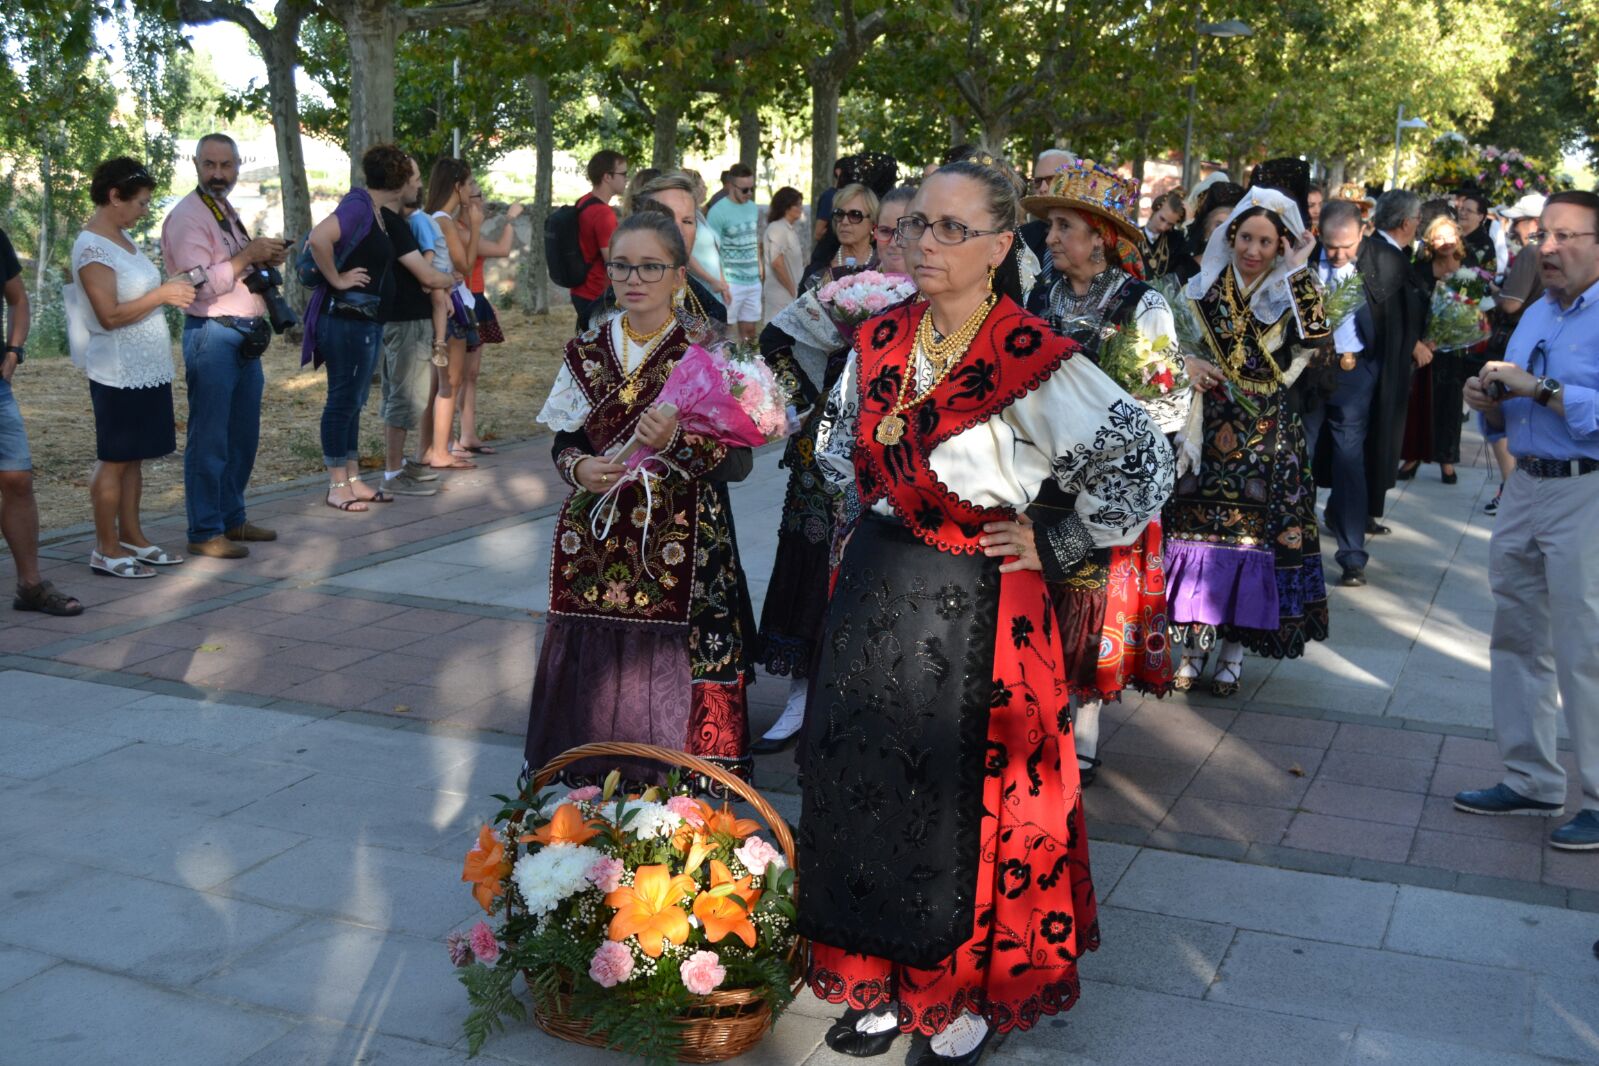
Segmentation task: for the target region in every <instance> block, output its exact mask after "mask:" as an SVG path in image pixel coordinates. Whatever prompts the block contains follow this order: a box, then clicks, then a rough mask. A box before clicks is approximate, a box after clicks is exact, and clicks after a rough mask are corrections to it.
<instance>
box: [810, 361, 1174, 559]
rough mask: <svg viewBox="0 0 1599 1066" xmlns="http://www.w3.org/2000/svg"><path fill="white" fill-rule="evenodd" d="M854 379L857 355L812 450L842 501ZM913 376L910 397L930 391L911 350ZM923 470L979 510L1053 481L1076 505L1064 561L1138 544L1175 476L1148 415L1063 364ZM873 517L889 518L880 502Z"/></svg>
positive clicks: (848, 489) (850, 480) (1092, 373)
mask: <svg viewBox="0 0 1599 1066" xmlns="http://www.w3.org/2000/svg"><path fill="white" fill-rule="evenodd" d="M859 373H860V357H859V354H858V353H856V352H851V353H850V355H849V362H848V364H847V365H846V366H845V368H844V372H843V373H842V374H841V375H840V376H839V379H838V382H837V383H836V384H835V385H834V387H833V391H832V393H831V394H830V395H829V397H828V400H827V407H826V408H825V410H824V414H823V418H822V422H821V425H820V426H819V427H818V432H817V442H816V446H817V453H816V454H817V461H818V462H819V463H820V465H821V467H822V470H823V473H824V474H825V475H826V477H827V479H828V480H829V481H830V482H832V483H833V484H834V485H836V486H838V487H840V488H841V489H843V490H844V491H845V493H846V496H848V497H850V498H853V494H854V493H853V490H854V484H855V466H854V461H853V458H852V452H853V450H854V445H855V434H856V422H857V417H858V412H859V408H860V392H859V387H858V385H857V380H858V375H859ZM915 375H916V382H917V384H916V388H917V389H924V388H926V387H927V386H928V385H930V384H931V383H932V380H933V376H934V371H933V368H932V366H931V365H930V364H929V363H928V361H927V359H926V358H925V357H924V356H922V355H921V353H920V352H918V353H917V355H916V357H915ZM928 462H929V464H930V465H931V467H932V469H933V473H934V474H935V475H937V477H938V479H939V480H940V481H942V482H943V483H944V485H945V486H947V487H948V488H949V490H950V491H951V492H953V493H954V494H955V495H957V496H959V497H960V498H962V499H964V500H967V501H969V502H971V503H973V504H976V505H977V506H979V507H1001V506H1003V507H1012V508H1015V509H1017V510H1022V509H1025V508H1026V507H1027V505H1028V504H1030V503H1031V502H1032V501H1033V500H1034V499H1035V498H1036V497H1037V495H1038V491H1039V489H1040V487H1041V486H1042V485H1043V483H1044V481H1045V480H1046V479H1048V478H1053V479H1054V480H1055V481H1056V482H1057V483H1058V484H1059V485H1060V487H1061V489H1062V490H1064V491H1066V492H1068V493H1075V494H1076V497H1077V499H1076V517H1077V519H1078V521H1077V522H1074V523H1072V526H1073V527H1075V528H1073V529H1071V530H1066V531H1062V533H1061V535H1063V536H1067V537H1070V538H1073V539H1077V540H1079V541H1086V543H1078V544H1077V545H1076V547H1077V548H1078V549H1079V550H1076V551H1068V552H1067V553H1066V554H1067V555H1075V556H1076V558H1078V559H1080V558H1081V557H1082V555H1083V554H1086V552H1087V550H1088V549H1089V548H1090V547H1094V548H1104V547H1113V546H1117V545H1124V544H1131V543H1132V542H1133V541H1135V540H1137V539H1138V536H1139V534H1141V533H1142V532H1143V530H1144V527H1145V526H1146V525H1148V523H1149V520H1150V519H1151V518H1153V517H1155V516H1156V515H1157V514H1159V512H1160V508H1161V506H1162V505H1163V504H1164V503H1165V501H1166V498H1167V497H1168V496H1170V495H1171V491H1172V481H1173V469H1174V462H1173V459H1172V452H1171V448H1170V447H1169V446H1168V445H1167V443H1166V439H1165V437H1164V436H1162V435H1161V434H1160V432H1158V431H1157V430H1156V428H1155V426H1154V423H1153V422H1152V421H1151V420H1150V417H1149V415H1148V413H1146V412H1145V410H1144V409H1143V407H1142V406H1141V405H1140V404H1139V403H1138V401H1137V400H1135V399H1133V398H1132V397H1131V396H1129V395H1127V393H1126V392H1124V391H1123V390H1122V389H1121V387H1120V386H1118V385H1117V384H1116V383H1115V382H1114V381H1112V380H1111V379H1110V378H1109V377H1107V376H1106V375H1105V374H1104V373H1103V372H1101V371H1100V369H1099V368H1098V367H1096V366H1094V364H1093V363H1092V362H1090V361H1089V360H1088V359H1086V358H1075V359H1068V360H1067V361H1066V362H1064V363H1062V364H1061V365H1060V366H1059V367H1058V368H1057V369H1056V370H1055V372H1054V373H1053V374H1051V375H1050V376H1049V377H1048V378H1046V379H1045V380H1044V382H1043V383H1042V384H1041V385H1039V387H1038V388H1037V389H1035V390H1033V391H1031V392H1028V393H1025V394H1023V395H1022V396H1021V397H1019V398H1018V399H1017V400H1016V401H1015V402H1014V403H1012V404H1010V405H1009V406H1008V407H1006V408H1004V409H1003V410H1002V411H1000V412H999V413H998V414H996V415H994V416H993V417H991V418H989V419H988V420H987V421H986V422H983V423H981V424H979V425H977V426H974V427H972V428H971V429H968V430H966V431H964V432H962V433H958V434H956V435H955V436H953V437H951V438H949V439H948V440H945V441H943V442H942V443H940V444H939V445H938V446H937V447H935V448H934V449H933V451H932V454H931V455H930V456H929V457H928ZM872 510H874V511H876V512H877V513H879V514H884V515H892V514H893V509H892V508H891V507H890V506H889V504H888V502H887V501H886V500H879V501H877V502H876V503H875V504H873V505H872ZM1042 539H1043V538H1040V541H1041V543H1040V548H1041V549H1042V548H1043V547H1044V545H1043V543H1042ZM1056 547H1057V550H1059V549H1060V548H1062V547H1065V546H1064V545H1057V546H1056ZM1062 561H1063V562H1064V563H1068V564H1069V563H1071V562H1073V561H1075V560H1074V559H1071V558H1065V559H1063V560H1062Z"/></svg>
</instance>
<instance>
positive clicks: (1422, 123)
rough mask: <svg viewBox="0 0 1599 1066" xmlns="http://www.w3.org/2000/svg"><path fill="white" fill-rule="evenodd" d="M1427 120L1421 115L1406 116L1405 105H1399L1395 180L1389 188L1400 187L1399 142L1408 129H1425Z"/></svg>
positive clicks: (1395, 132)
mask: <svg viewBox="0 0 1599 1066" xmlns="http://www.w3.org/2000/svg"><path fill="white" fill-rule="evenodd" d="M1426 128H1427V120H1426V119H1424V118H1422V117H1421V116H1420V115H1416V116H1413V117H1411V118H1406V117H1405V105H1404V104H1400V105H1399V114H1398V115H1396V116H1395V117H1394V180H1393V184H1392V185H1390V186H1389V188H1392V189H1397V188H1399V144H1400V141H1401V140H1402V139H1403V137H1404V136H1405V131H1406V130H1424V129H1426Z"/></svg>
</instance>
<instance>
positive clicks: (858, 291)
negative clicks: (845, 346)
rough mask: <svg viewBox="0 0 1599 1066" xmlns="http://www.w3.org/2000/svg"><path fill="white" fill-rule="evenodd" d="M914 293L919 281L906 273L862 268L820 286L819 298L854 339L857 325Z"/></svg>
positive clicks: (845, 332) (828, 312)
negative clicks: (915, 280)
mask: <svg viewBox="0 0 1599 1066" xmlns="http://www.w3.org/2000/svg"><path fill="white" fill-rule="evenodd" d="M914 295H916V283H915V282H913V281H911V279H910V278H908V277H906V276H905V275H903V274H881V273H879V272H877V271H875V270H862V271H860V272H859V273H857V274H850V275H849V276H847V277H842V278H839V279H838V280H837V281H830V282H828V283H827V284H826V285H823V286H822V287H821V288H820V289H817V290H816V301H817V302H818V303H820V304H821V305H822V308H823V309H824V310H825V311H826V312H827V315H828V317H829V318H831V319H832V320H833V325H835V326H837V327H838V331H839V332H840V333H842V334H843V335H844V339H845V340H846V341H850V342H851V343H853V342H854V339H855V327H856V326H858V325H860V324H861V323H862V322H865V321H866V320H867V319H868V318H871V317H872V316H873V315H880V314H882V313H883V312H884V311H887V310H888V309H889V308H890V307H893V306H894V305H895V304H897V303H902V302H904V301H905V300H907V299H909V298H910V297H912V296H914Z"/></svg>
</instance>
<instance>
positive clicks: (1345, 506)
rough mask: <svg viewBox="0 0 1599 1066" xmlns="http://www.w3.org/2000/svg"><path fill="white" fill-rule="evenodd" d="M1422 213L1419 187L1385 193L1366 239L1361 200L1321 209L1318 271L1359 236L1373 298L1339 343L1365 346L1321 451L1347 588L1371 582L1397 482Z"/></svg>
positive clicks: (1321, 475) (1357, 258) (1331, 414)
mask: <svg viewBox="0 0 1599 1066" xmlns="http://www.w3.org/2000/svg"><path fill="white" fill-rule="evenodd" d="M1420 214H1421V201H1420V199H1419V198H1418V197H1417V196H1416V194H1415V193H1412V192H1406V191H1404V190H1393V191H1390V192H1386V193H1384V194H1383V195H1382V198H1381V199H1379V200H1378V201H1377V207H1376V209H1375V211H1374V215H1373V219H1374V225H1375V230H1376V231H1375V232H1374V233H1373V234H1372V235H1371V236H1369V237H1367V238H1365V239H1364V240H1361V239H1360V237H1359V233H1360V212H1359V208H1358V207H1356V206H1355V205H1353V204H1348V205H1347V206H1346V205H1345V204H1344V203H1343V202H1341V201H1336V200H1335V201H1331V202H1329V203H1327V204H1326V205H1325V206H1324V207H1323V208H1322V218H1321V232H1322V249H1323V259H1322V260H1320V261H1319V262H1320V263H1321V264H1322V265H1321V266H1320V267H1319V268H1318V269H1321V270H1322V271H1323V272H1324V273H1326V272H1328V271H1329V268H1331V269H1332V270H1333V271H1335V272H1336V271H1337V270H1339V269H1347V268H1346V267H1345V266H1344V264H1345V263H1347V258H1346V257H1347V256H1348V255H1349V253H1350V251H1351V250H1352V246H1353V245H1354V244H1355V243H1356V242H1358V244H1359V250H1358V252H1357V253H1356V254H1355V255H1354V264H1355V269H1356V271H1357V272H1358V273H1359V274H1360V276H1361V279H1362V281H1363V283H1364V287H1365V292H1366V305H1365V307H1363V308H1361V310H1360V311H1358V312H1356V314H1355V316H1354V323H1353V325H1354V331H1353V332H1354V335H1355V338H1356V339H1355V340H1347V339H1346V340H1342V341H1341V342H1340V343H1338V349H1339V352H1340V354H1342V353H1344V352H1345V351H1349V350H1351V349H1352V348H1353V347H1354V345H1355V344H1357V343H1358V345H1359V350H1358V352H1356V353H1355V356H1356V358H1355V367H1354V369H1352V370H1345V371H1341V372H1340V374H1339V381H1338V385H1337V388H1336V389H1335V391H1334V392H1333V394H1332V396H1330V397H1329V398H1328V401H1327V441H1326V443H1327V445H1328V446H1327V447H1325V448H1322V449H1319V450H1318V455H1317V457H1316V480H1317V482H1318V483H1319V484H1322V485H1327V486H1331V488H1332V495H1331V496H1330V497H1329V498H1328V501H1327V526H1328V529H1329V530H1330V531H1331V532H1332V534H1333V535H1334V536H1335V537H1336V538H1337V540H1338V556H1337V558H1338V564H1339V565H1340V566H1341V567H1342V568H1343V576H1342V577H1341V578H1340V580H1339V584H1341V585H1344V586H1346V587H1358V586H1360V585H1364V584H1365V583H1366V573H1365V571H1366V562H1367V559H1368V555H1367V552H1366V537H1367V535H1368V534H1382V533H1387V532H1388V531H1389V530H1388V527H1387V526H1385V525H1382V524H1381V523H1380V522H1378V521H1377V520H1378V519H1379V518H1381V517H1382V513H1383V509H1384V504H1385V501H1386V496H1387V493H1388V490H1389V489H1391V488H1393V486H1394V474H1395V472H1396V470H1397V469H1398V464H1399V445H1400V442H1401V441H1402V440H1403V438H1404V432H1405V405H1406V401H1407V399H1408V398H1409V395H1410V375H1411V368H1412V366H1413V363H1414V360H1415V359H1416V358H1418V354H1417V352H1418V342H1419V341H1420V340H1421V333H1422V329H1423V327H1424V326H1425V325H1426V311H1427V297H1426V293H1424V292H1423V291H1422V290H1421V287H1420V286H1419V285H1418V284H1417V283H1416V282H1415V280H1414V275H1413V274H1412V272H1411V269H1410V256H1409V253H1408V252H1407V251H1406V249H1408V248H1409V247H1410V242H1411V241H1413V240H1414V239H1415V236H1416V226H1417V224H1418V222H1419V221H1420ZM1329 261H1330V262H1329ZM1344 336H1346V337H1347V336H1348V331H1347V330H1346V331H1344ZM1430 354H1431V353H1428V355H1429V357H1430Z"/></svg>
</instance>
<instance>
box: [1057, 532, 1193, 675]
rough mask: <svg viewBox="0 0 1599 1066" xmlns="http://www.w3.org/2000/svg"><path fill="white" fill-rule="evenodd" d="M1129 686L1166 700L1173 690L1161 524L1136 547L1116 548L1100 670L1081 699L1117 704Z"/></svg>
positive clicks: (1109, 579)
mask: <svg viewBox="0 0 1599 1066" xmlns="http://www.w3.org/2000/svg"><path fill="white" fill-rule="evenodd" d="M1128 686H1131V687H1133V688H1135V689H1137V690H1138V691H1140V692H1145V693H1148V694H1150V695H1153V696H1164V695H1165V694H1166V693H1168V692H1170V691H1171V687H1172V661H1171V642H1170V641H1169V640H1168V638H1167V636H1166V570H1165V567H1164V564H1163V562H1162V559H1161V535H1160V520H1159V519H1155V520H1153V521H1151V522H1150V523H1149V527H1148V528H1147V529H1145V530H1144V532H1143V534H1142V535H1140V536H1139V538H1138V539H1137V540H1136V541H1134V542H1133V543H1132V544H1129V545H1127V546H1126V547H1122V548H1112V549H1111V552H1110V573H1109V575H1108V577H1107V579H1106V582H1105V622H1104V628H1103V629H1101V630H1100V638H1099V665H1098V667H1097V668H1096V669H1095V671H1094V685H1093V687H1092V689H1091V690H1086V691H1081V693H1080V694H1081V695H1082V696H1083V698H1085V699H1102V700H1113V699H1116V698H1118V697H1119V696H1120V695H1121V692H1122V689H1124V688H1127V687H1128Z"/></svg>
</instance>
